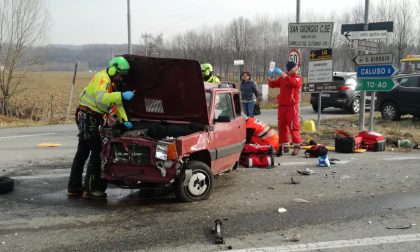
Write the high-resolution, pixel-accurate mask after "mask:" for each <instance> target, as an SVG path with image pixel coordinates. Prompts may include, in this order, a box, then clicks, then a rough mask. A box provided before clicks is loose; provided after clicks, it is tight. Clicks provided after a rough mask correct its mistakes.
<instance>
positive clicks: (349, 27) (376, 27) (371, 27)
mask: <svg viewBox="0 0 420 252" xmlns="http://www.w3.org/2000/svg"><path fill="white" fill-rule="evenodd" d="M364 26H365V24H342V25H341V34H344V33H345V32H350V31H364V30H365V29H364ZM380 30H386V31H387V32H393V31H394V22H393V21H390V22H378V23H368V31H380Z"/></svg>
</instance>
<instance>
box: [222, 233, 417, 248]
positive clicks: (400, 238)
mask: <svg viewBox="0 0 420 252" xmlns="http://www.w3.org/2000/svg"><path fill="white" fill-rule="evenodd" d="M411 241H420V233H417V234H407V235H392V236H378V237H370V238H363V239H350V240H338V241H326V242H315V243H302V244H295V245H284V246H277V247H265V248H249V249H238V250H226V251H235V252H257V251H258V252H274V251H276V252H286V251H313V250H318V251H319V250H324V249H337V248H346V247H358V246H372V245H379V244H387V243H399V242H411Z"/></svg>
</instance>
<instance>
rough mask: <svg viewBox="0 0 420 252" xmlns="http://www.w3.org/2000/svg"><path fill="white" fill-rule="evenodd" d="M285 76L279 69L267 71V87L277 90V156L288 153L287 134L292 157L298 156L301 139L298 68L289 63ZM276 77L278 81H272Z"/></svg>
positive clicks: (300, 79)
mask: <svg viewBox="0 0 420 252" xmlns="http://www.w3.org/2000/svg"><path fill="white" fill-rule="evenodd" d="M286 69H287V74H286V73H284V72H283V71H282V70H281V69H280V68H275V69H274V71H269V78H268V85H269V87H270V88H279V89H280V94H279V95H278V96H277V103H278V113H277V120H278V122H277V123H278V130H279V144H280V146H281V148H279V155H282V154H283V152H288V151H289V149H288V147H287V146H286V145H288V144H289V133H290V135H291V136H292V143H293V151H292V155H298V154H299V150H300V144H301V142H302V138H301V136H300V121H299V112H298V111H299V110H298V107H299V92H300V89H301V87H302V77H301V76H300V75H298V74H297V71H298V66H297V65H296V63H295V62H293V61H289V62H287V64H286ZM274 75H278V76H279V78H278V79H274Z"/></svg>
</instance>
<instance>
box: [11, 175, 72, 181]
mask: <svg viewBox="0 0 420 252" xmlns="http://www.w3.org/2000/svg"><path fill="white" fill-rule="evenodd" d="M69 175H70V174H69V173H66V174H42V175H28V176H15V177H12V179H14V180H27V179H46V178H65V177H68V176H69Z"/></svg>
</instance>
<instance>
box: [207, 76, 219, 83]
mask: <svg viewBox="0 0 420 252" xmlns="http://www.w3.org/2000/svg"><path fill="white" fill-rule="evenodd" d="M207 82H210V83H214V84H220V80H219V78H218V77H217V76H216V75H212V76H210V78H209V79H208V80H207Z"/></svg>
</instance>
